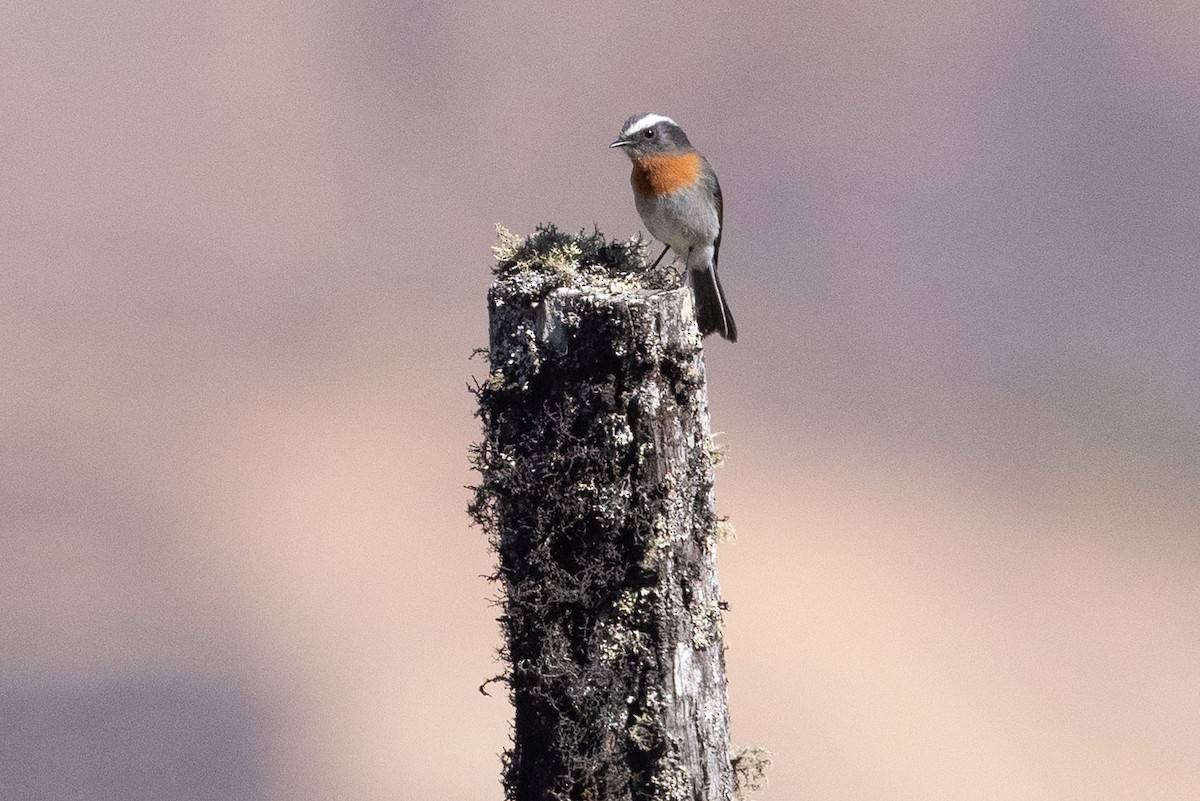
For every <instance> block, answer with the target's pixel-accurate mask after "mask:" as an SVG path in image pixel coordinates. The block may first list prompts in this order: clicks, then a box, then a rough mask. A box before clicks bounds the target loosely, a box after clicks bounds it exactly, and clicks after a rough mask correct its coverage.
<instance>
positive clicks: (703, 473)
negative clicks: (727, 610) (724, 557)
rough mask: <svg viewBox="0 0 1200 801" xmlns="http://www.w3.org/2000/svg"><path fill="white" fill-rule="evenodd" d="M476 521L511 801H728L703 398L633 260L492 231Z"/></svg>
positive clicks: (580, 240)
mask: <svg viewBox="0 0 1200 801" xmlns="http://www.w3.org/2000/svg"><path fill="white" fill-rule="evenodd" d="M496 255H497V259H498V261H499V265H498V267H497V268H496V273H497V278H496V281H495V283H494V284H493V285H492V288H491V292H490V293H489V301H490V311H491V347H490V350H489V354H488V359H489V362H490V375H489V377H488V378H487V380H486V381H485V382H484V383H483V384H482V386H480V387H479V389H478V390H477V394H478V398H479V414H480V417H481V418H482V420H483V428H484V434H483V441H482V442H481V443H480V445H479V446H478V449H477V451H476V454H475V463H476V467H477V469H478V470H479V472H480V474H481V477H482V478H481V482H480V484H479V486H478V487H476V495H475V500H474V502H473V503H472V506H471V512H472V515H473V517H474V519H475V520H476V521H477V522H478V523H479V524H480V525H482V526H483V527H484V529H485V530H486V531H487V532H488V534H489V536H490V538H491V542H492V544H493V546H494V548H495V550H496V552H497V554H498V557H499V568H498V571H497V575H496V578H497V579H498V580H499V582H500V584H501V587H502V591H503V609H504V613H503V616H502V617H501V618H500V620H501V623H502V625H503V627H504V632H505V635H506V638H505V639H506V642H505V648H504V656H505V658H506V659H507V661H508V671H509V672H508V675H507V677H506V681H507V683H508V686H509V691H510V695H511V699H512V702H513V705H514V707H515V723H514V727H513V743H512V748H511V749H510V751H509V752H508V753H507V754H506V760H505V761H506V769H505V777H504V784H505V791H506V796H507V798H509V799H510V800H511V801H543V799H545V800H546V801H549V800H550V799H555V800H556V801H557V800H559V799H579V800H580V801H622V800H624V799H629V801H634V800H636V801H644V800H648V799H655V800H656V801H729V800H730V799H731V798H732V797H733V792H734V775H733V766H732V764H731V753H730V747H729V717H728V711H727V703H726V693H725V666H724V657H723V652H722V648H723V646H722V637H721V609H722V602H721V597H720V589H719V586H718V583H717V572H716V539H717V528H718V520H717V516H716V514H715V512H714V509H713V458H714V448H713V445H712V442H711V436H710V431H709V420H708V395H707V388H706V385H705V377H704V360H703V353H702V350H701V347H700V337H699V334H698V332H697V330H696V325H695V319H694V313H693V311H692V305H691V304H692V301H691V293H690V292H689V291H688V290H687V289H686V288H683V287H680V285H679V281H678V277H677V276H676V275H675V272H674V270H673V268H671V267H670V266H667V267H665V268H663V269H661V270H656V271H648V269H647V267H646V266H645V262H644V258H643V246H642V243H641V242H640V241H634V242H628V243H618V242H613V243H610V242H606V241H605V240H604V238H603V237H602V236H601V235H600V234H599V233H598V232H597V233H594V234H591V235H585V234H580V235H579V236H570V235H565V234H561V233H559V232H558V231H556V230H555V229H554V228H553V227H546V228H542V229H540V230H539V231H538V232H537V233H536V234H534V235H533V236H532V237H530V238H528V239H520V238H517V237H514V236H512V235H511V234H508V233H507V232H505V231H503V230H502V231H501V244H500V245H499V246H498V247H497V248H496Z"/></svg>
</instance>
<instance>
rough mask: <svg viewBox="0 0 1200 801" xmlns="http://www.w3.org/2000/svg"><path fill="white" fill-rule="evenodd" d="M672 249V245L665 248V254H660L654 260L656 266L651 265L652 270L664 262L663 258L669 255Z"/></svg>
mask: <svg viewBox="0 0 1200 801" xmlns="http://www.w3.org/2000/svg"><path fill="white" fill-rule="evenodd" d="M670 249H671V246H670V245H667V246H666V247H665V248H663V252H662V253H659V254H658V258H657V259H655V260H654V264H651V265H650V269H651V270H653V269H654V268H655V267H657V266H658V263H659V262H660V261H662V260H663V256H665V255H667V251H668V250H670Z"/></svg>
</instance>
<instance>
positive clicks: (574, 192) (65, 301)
mask: <svg viewBox="0 0 1200 801" xmlns="http://www.w3.org/2000/svg"><path fill="white" fill-rule="evenodd" d="M3 17H4V19H5V23H4V25H3V26H0V100H2V103H3V106H2V110H0V148H2V158H3V167H2V169H0V246H2V247H0V253H2V255H0V259H2V261H3V264H2V268H0V798H4V799H23V800H25V801H30V800H33V799H47V800H50V799H53V801H75V800H76V799H78V800H79V801H83V800H85V799H87V800H89V801H90V800H92V799H122V800H123V801H124V800H126V799H167V798H169V799H235V798H236V799H247V800H248V801H283V800H284V799H318V798H322V799H333V798H337V799H347V800H348V801H368V800H371V801H373V800H374V799H409V798H411V799H463V798H480V799H484V798H492V799H499V798H501V797H502V793H501V790H500V786H499V771H500V763H499V758H498V754H499V753H500V751H501V750H502V749H503V748H504V746H505V744H506V741H507V735H508V716H509V709H508V707H507V702H506V700H505V699H504V697H503V694H502V693H499V692H498V693H496V694H495V695H494V696H493V697H490V698H488V697H483V696H481V695H480V694H479V692H478V691H477V688H478V686H479V685H480V684H481V683H482V682H483V681H484V680H485V679H487V678H488V677H490V676H492V675H494V674H496V673H497V672H499V670H500V666H499V665H498V664H497V663H496V661H495V649H496V648H497V646H498V644H499V633H498V629H497V626H496V623H495V620H494V618H495V617H496V615H497V609H496V608H495V607H494V605H492V601H493V600H494V598H495V595H496V591H495V588H494V587H492V586H490V585H489V584H488V583H487V582H486V581H485V580H484V579H483V578H481V576H483V575H484V574H486V573H488V572H489V570H490V565H491V556H490V554H489V553H488V550H487V547H486V543H485V542H484V537H483V535H482V534H481V533H480V532H479V531H477V530H473V529H471V528H470V527H469V526H468V522H467V517H466V514H465V512H464V506H465V504H466V502H467V500H468V494H469V493H468V492H467V490H466V489H464V487H465V485H469V484H470V483H472V481H473V476H472V474H471V472H470V470H469V467H468V459H467V448H468V446H469V444H470V443H471V442H473V441H474V440H475V438H476V436H477V431H478V421H477V420H475V419H474V418H473V417H472V398H471V396H470V395H469V394H468V392H467V390H466V386H467V384H468V382H469V381H470V379H471V377H472V376H482V375H484V374H485V373H486V367H485V365H484V364H483V363H481V362H479V361H471V360H469V357H470V354H471V351H472V349H473V348H475V347H478V346H481V345H484V344H485V343H486V335H487V333H486V332H487V329H486V324H487V321H486V303H485V294H486V290H487V286H488V283H489V278H490V272H489V269H490V251H489V247H490V245H491V244H492V243H493V241H494V224H495V223H497V222H500V223H504V224H505V225H507V226H508V227H510V228H512V229H514V230H516V231H519V232H528V231H530V230H532V228H533V227H534V226H535V225H536V224H537V223H538V222H541V221H553V222H555V223H557V224H558V225H559V226H560V227H563V228H566V229H568V230H572V229H580V228H584V227H587V228H589V229H590V228H591V226H592V225H593V224H595V225H598V226H599V228H600V229H601V230H602V231H604V232H606V233H607V234H609V235H612V236H618V237H622V238H624V237H628V236H632V235H633V234H634V233H635V232H637V231H638V230H639V228H640V227H641V225H640V221H639V220H638V218H637V215H636V213H635V211H634V209H633V204H632V202H631V197H630V191H629V185H628V165H627V163H626V161H625V160H624V159H623V158H622V157H621V156H620V154H615V153H613V152H611V151H610V150H609V149H608V148H607V145H608V143H609V142H610V141H611V140H612V138H613V137H614V136H615V134H616V133H617V131H618V128H619V126H620V124H621V122H622V121H623V120H624V119H625V117H626V116H627V115H629V114H631V113H634V112H639V111H657V112H660V113H664V114H668V115H671V116H673V117H674V118H675V119H676V120H677V121H678V122H679V123H680V124H681V125H682V126H683V127H684V128H685V129H686V130H687V131H688V133H689V134H690V136H691V138H692V140H693V142H694V143H695V144H696V145H697V146H699V147H700V148H701V149H702V150H704V152H705V153H706V154H707V155H708V156H709V158H710V159H711V161H712V162H713V163H714V165H715V166H716V168H717V170H718V172H719V174H720V176H721V181H722V186H723V188H724V192H725V198H726V206H727V208H726V215H725V217H726V232H725V235H724V239H723V244H724V247H723V249H722V256H723V258H722V276H723V279H724V283H725V285H726V288H727V291H728V293H729V297H730V300H731V303H732V308H733V310H734V311H735V313H736V315H737V319H738V323H739V327H740V329H741V331H742V341H741V342H739V343H738V344H737V345H735V346H731V345H729V344H728V343H726V342H723V341H719V340H718V341H712V340H710V342H709V343H708V353H707V361H708V369H709V380H710V385H711V391H712V416H713V421H714V426H715V428H717V429H719V430H720V431H722V432H724V434H723V441H724V443H725V444H726V446H727V447H728V449H729V458H728V460H727V462H726V464H725V466H724V467H723V468H722V469H721V470H720V471H719V473H718V485H717V498H718V505H719V508H720V509H721V511H722V512H723V513H725V514H727V515H729V516H730V518H731V520H732V522H733V524H734V525H735V527H736V529H737V531H738V538H737V540H736V541H735V542H733V543H730V544H727V545H724V546H723V548H722V552H721V571H722V580H723V587H724V591H725V594H726V596H727V598H728V600H729V602H730V604H731V607H732V611H731V612H730V613H729V614H728V617H727V640H728V645H729V651H728V655H727V656H728V666H729V675H730V698H731V708H732V716H733V721H734V734H735V739H736V741H737V744H740V745H746V744H756V745H760V746H764V747H766V748H768V749H770V750H771V751H772V752H774V766H773V768H772V770H771V773H770V785H769V786H768V787H767V788H766V789H764V790H762V791H761V792H760V793H758V794H757V796H756V797H757V798H760V799H762V801H773V800H776V799H813V800H814V801H816V800H817V799H843V798H844V799H866V798H870V799H880V800H882V801H891V800H893V799H895V800H899V799H922V800H924V799H981V800H982V799H988V800H989V801H991V800H994V799H1000V800H1001V801H1018V800H1022V801H1023V800H1026V799H1028V800H1030V801H1033V800H1035V799H1036V800H1037V801H1048V800H1050V801H1058V800H1060V799H1063V800H1065V799H1109V800H1111V799H1130V800H1131V801H1132V800H1133V799H1137V800H1138V801H1142V800H1144V799H1157V800H1168V799H1193V798H1196V797H1200V586H1198V583H1200V543H1198V542H1197V535H1198V534H1200V501H1198V500H1197V494H1198V493H1197V487H1198V486H1200V335H1198V334H1197V318H1198V315H1197V310H1198V308H1200V279H1198V275H1197V265H1198V262H1200V234H1198V233H1197V218H1198V215H1200V190H1198V188H1197V187H1200V139H1198V137H1197V129H1198V127H1200V49H1198V48H1197V47H1196V42H1197V41H1198V40H1200V11H1198V10H1197V7H1196V5H1195V3H1194V2H1190V1H1188V2H1182V1H1173V0H1162V1H1161V2H1151V3H1135V2H1120V1H1119V0H1095V1H1094V2H1063V3H1042V2H1032V1H1028V2H1023V1H1022V0H1015V1H1014V0H1004V1H1003V2H1000V1H999V0H997V1H996V2H992V1H991V0H975V1H974V2H963V1H962V0H955V1H953V2H952V1H951V0H933V1H932V2H912V0H902V1H901V2H881V1H880V2H867V1H866V0H847V1H841V0H839V2H768V3H757V4H755V3H751V4H745V3H739V4H732V3H731V4H728V5H722V4H717V3H710V4H695V3H684V2H657V3H646V2H640V3H638V2H623V3H596V4H589V5H581V6H579V7H573V6H568V5H567V4H560V3H552V2H544V1H543V2H514V3H506V4H498V3H484V2H459V3H425V2H403V0H402V1H401V2H384V0H365V1H364V2H358V3H340V2H319V1H318V0H313V1H312V2H301V3H280V2H262V1H260V0H236V2H234V1H233V0H224V2H221V1H219V0H218V1H217V2H192V1H191V0H185V1H184V2H181V3H166V4H164V3H159V2H150V1H149V0H128V1H127V2H114V3H99V2H66V3H57V2H48V3H47V2H40V3H34V2H27V1H26V0H16V2H15V3H14V2H9V3H6V4H4V10H3Z"/></svg>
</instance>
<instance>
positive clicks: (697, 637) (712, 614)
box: [692, 598, 721, 649]
mask: <svg viewBox="0 0 1200 801" xmlns="http://www.w3.org/2000/svg"><path fill="white" fill-rule="evenodd" d="M720 638H721V602H720V601H719V600H717V599H715V598H713V599H710V600H708V601H705V602H703V603H701V604H698V605H696V607H695V608H694V609H693V610H692V647H693V648H697V649H703V648H707V647H709V646H710V645H712V644H713V643H715V642H720Z"/></svg>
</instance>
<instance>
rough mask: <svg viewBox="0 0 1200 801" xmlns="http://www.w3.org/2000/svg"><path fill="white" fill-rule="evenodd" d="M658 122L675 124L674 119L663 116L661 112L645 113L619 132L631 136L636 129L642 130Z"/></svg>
mask: <svg viewBox="0 0 1200 801" xmlns="http://www.w3.org/2000/svg"><path fill="white" fill-rule="evenodd" d="M660 122H669V123H671V124H672V125H674V124H675V120H673V119H671V118H670V117H664V116H663V115H661V114H647V115H645V116H644V117H639V118H638V119H636V120H634V121H633V122H631V123H629V125H627V126H626V127H625V130H624V131H622V132H621V136H632V135H633V134H635V133H637V132H638V131H644V130H646V129H647V128H650V127H651V126H654V125H657V124H658V123H660Z"/></svg>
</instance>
